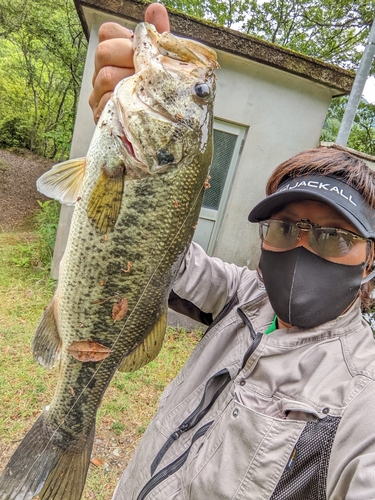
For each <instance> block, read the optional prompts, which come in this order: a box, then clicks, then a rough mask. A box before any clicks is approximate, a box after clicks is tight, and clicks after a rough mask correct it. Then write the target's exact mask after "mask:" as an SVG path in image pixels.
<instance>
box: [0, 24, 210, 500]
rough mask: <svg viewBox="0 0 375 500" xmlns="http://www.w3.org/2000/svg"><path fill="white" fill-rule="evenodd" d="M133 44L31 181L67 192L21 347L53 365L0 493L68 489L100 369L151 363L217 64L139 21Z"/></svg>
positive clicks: (89, 433) (83, 462) (201, 168)
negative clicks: (69, 152) (56, 252)
mask: <svg viewBox="0 0 375 500" xmlns="http://www.w3.org/2000/svg"><path fill="white" fill-rule="evenodd" d="M134 53H135V55H134V65H135V69H136V73H135V75H134V76H133V77H129V78H127V79H125V80H123V81H122V82H120V83H119V84H118V85H117V87H116V89H115V91H114V94H113V96H112V99H111V100H110V101H109V102H108V104H107V105H106V107H105V109H104V111H103V113H102V116H101V118H100V120H99V122H98V125H97V127H96V130H95V133H94V136H93V139H92V142H91V144H90V147H89V151H88V153H87V156H86V158H85V159H79V160H69V161H67V162H64V163H62V164H59V165H56V166H55V167H53V168H52V170H51V171H50V172H47V173H46V174H44V175H43V176H42V177H41V179H39V180H38V189H39V190H40V191H42V192H43V193H44V194H46V195H47V196H50V197H53V198H56V199H59V200H60V201H61V202H64V203H74V204H75V209H74V214H73V219H72V223H71V228H70V232H69V238H68V242H67V246H66V250H65V253H64V256H63V259H62V262H61V265H60V273H59V282H58V287H57V290H56V293H55V296H54V298H53V300H52V302H51V304H50V305H49V306H48V307H47V308H46V310H45V312H44V315H43V317H42V318H41V321H40V323H39V326H38V327H37V330H36V333H35V337H34V341H33V354H34V358H35V359H37V360H38V361H39V362H40V363H41V364H42V365H43V366H45V367H46V368H52V367H54V366H56V367H57V368H58V370H59V375H58V381H57V385H56V389H55V393H54V396H53V399H52V401H51V403H50V405H49V406H48V407H47V408H46V409H45V410H44V411H43V413H42V414H41V416H40V417H39V419H38V420H37V421H36V422H35V424H34V426H33V427H32V429H31V430H30V431H29V433H28V434H27V435H26V436H25V438H24V439H23V441H22V442H21V444H20V446H19V447H18V449H17V450H16V452H15V453H14V455H13V456H12V458H11V459H10V461H9V463H8V465H7V467H6V469H5V471H4V472H3V474H2V476H1V478H0V499H1V500H31V499H32V498H34V497H35V496H36V495H37V496H38V498H39V500H79V498H81V495H82V491H83V488H84V484H85V480H86V475H87V470H88V466H89V461H90V455H91V449H92V444H93V439H94V433H95V419H96V413H97V409H98V407H99V404H100V401H101V399H102V397H103V394H104V392H105V390H106V388H107V387H108V384H109V383H110V380H111V378H112V377H113V375H114V373H115V372H116V370H117V369H120V370H128V371H129V370H136V369H138V368H139V367H140V366H142V365H144V364H146V363H148V362H149V361H151V360H152V359H153V358H154V357H155V356H156V355H157V354H158V352H159V350H160V348H161V345H162V341H163V338H164V335H165V328H166V315H167V308H168V296H169V294H170V291H171V289H172V286H173V283H174V280H175V278H176V275H177V272H178V269H179V266H180V264H181V262H182V260H183V258H184V255H185V253H186V250H187V248H188V245H189V243H190V242H191V239H192V237H193V233H194V228H195V226H196V224H197V220H198V216H199V210H200V206H201V202H202V198H203V192H204V185H205V181H206V178H207V175H208V169H209V166H210V163H211V159H212V119H213V101H214V95H215V76H214V70H215V69H216V68H217V67H218V64H217V62H216V55H215V53H214V52H213V51H211V50H210V49H208V48H206V47H204V46H202V45H200V44H199V43H197V42H193V41H184V40H182V39H178V38H176V37H173V36H172V35H170V34H167V33H164V34H161V35H159V34H158V33H157V32H156V30H155V28H154V27H153V26H151V25H148V24H147V23H142V24H140V25H138V26H137V28H136V30H135V35H134ZM197 86H199V92H198V91H195V89H196V88H197ZM202 86H203V87H202ZM202 89H203V90H204V92H202ZM207 89H209V91H208V90H207Z"/></svg>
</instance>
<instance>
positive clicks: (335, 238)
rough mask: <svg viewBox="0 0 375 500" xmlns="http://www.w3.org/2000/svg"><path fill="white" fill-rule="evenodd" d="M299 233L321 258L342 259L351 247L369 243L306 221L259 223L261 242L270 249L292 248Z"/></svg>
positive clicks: (352, 235) (298, 238)
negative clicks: (360, 243)
mask: <svg viewBox="0 0 375 500" xmlns="http://www.w3.org/2000/svg"><path fill="white" fill-rule="evenodd" d="M301 231H306V232H307V234H308V242H309V245H310V247H311V248H312V250H314V252H316V253H317V254H318V255H320V256H321V257H323V258H324V257H344V256H345V255H348V254H349V253H350V251H351V249H352V248H353V246H354V245H355V244H356V243H358V242H361V241H367V242H370V240H368V239H367V238H364V237H363V236H359V235H358V234H355V233H353V232H352V231H348V230H347V229H338V228H335V227H321V226H319V225H318V224H313V223H312V222H310V221H309V220H308V219H301V220H300V221H298V222H285V221H282V220H273V219H271V220H265V221H262V222H260V223H259V235H260V237H261V240H262V241H264V243H266V244H267V245H270V246H272V247H277V248H282V249H284V250H287V249H291V248H294V247H295V245H296V243H297V241H298V240H300V239H301Z"/></svg>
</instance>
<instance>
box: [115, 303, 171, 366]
mask: <svg viewBox="0 0 375 500" xmlns="http://www.w3.org/2000/svg"><path fill="white" fill-rule="evenodd" d="M166 329H167V310H165V311H163V312H162V314H161V315H160V316H159V319H158V321H157V322H156V323H155V325H154V327H153V329H152V330H151V332H150V333H149V334H148V335H147V337H146V338H145V340H144V341H143V342H142V343H141V344H139V345H138V346H137V347H136V348H135V349H134V350H133V351H131V352H130V354H129V355H128V356H126V357H125V358H124V359H123V361H122V362H121V364H120V366H119V368H118V370H119V371H120V372H135V371H136V370H139V368H142V366H144V365H147V363H150V361H152V360H153V359H155V358H156V356H157V355H158V354H159V352H160V349H161V347H162V345H163V340H164V337H165V332H166Z"/></svg>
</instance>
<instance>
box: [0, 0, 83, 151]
mask: <svg viewBox="0 0 375 500" xmlns="http://www.w3.org/2000/svg"><path fill="white" fill-rule="evenodd" d="M85 52H86V41H85V39H84V35H83V32H82V27H81V25H80V22H79V20H78V16H77V13H76V9H75V6H74V3H73V1H72V0H56V1H53V2H52V0H42V1H40V2H33V1H31V0H26V1H24V0H14V1H13V2H11V3H10V2H8V0H0V100H1V103H2V105H1V107H0V147H3V148H4V147H23V148H27V149H30V150H31V151H34V152H36V153H37V154H39V155H42V156H46V157H49V158H56V159H58V160H61V159H65V158H67V156H68V153H69V145H70V142H71V136H72V131H73V123H74V117H75V112H76V107H77V103H78V96H79V89H80V83H81V77H82V72H83V64H84V57H85Z"/></svg>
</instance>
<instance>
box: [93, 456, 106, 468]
mask: <svg viewBox="0 0 375 500" xmlns="http://www.w3.org/2000/svg"><path fill="white" fill-rule="evenodd" d="M90 462H91V463H92V465H95V467H102V466H103V465H104V462H103V460H100V458H92V459H91V460H90Z"/></svg>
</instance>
